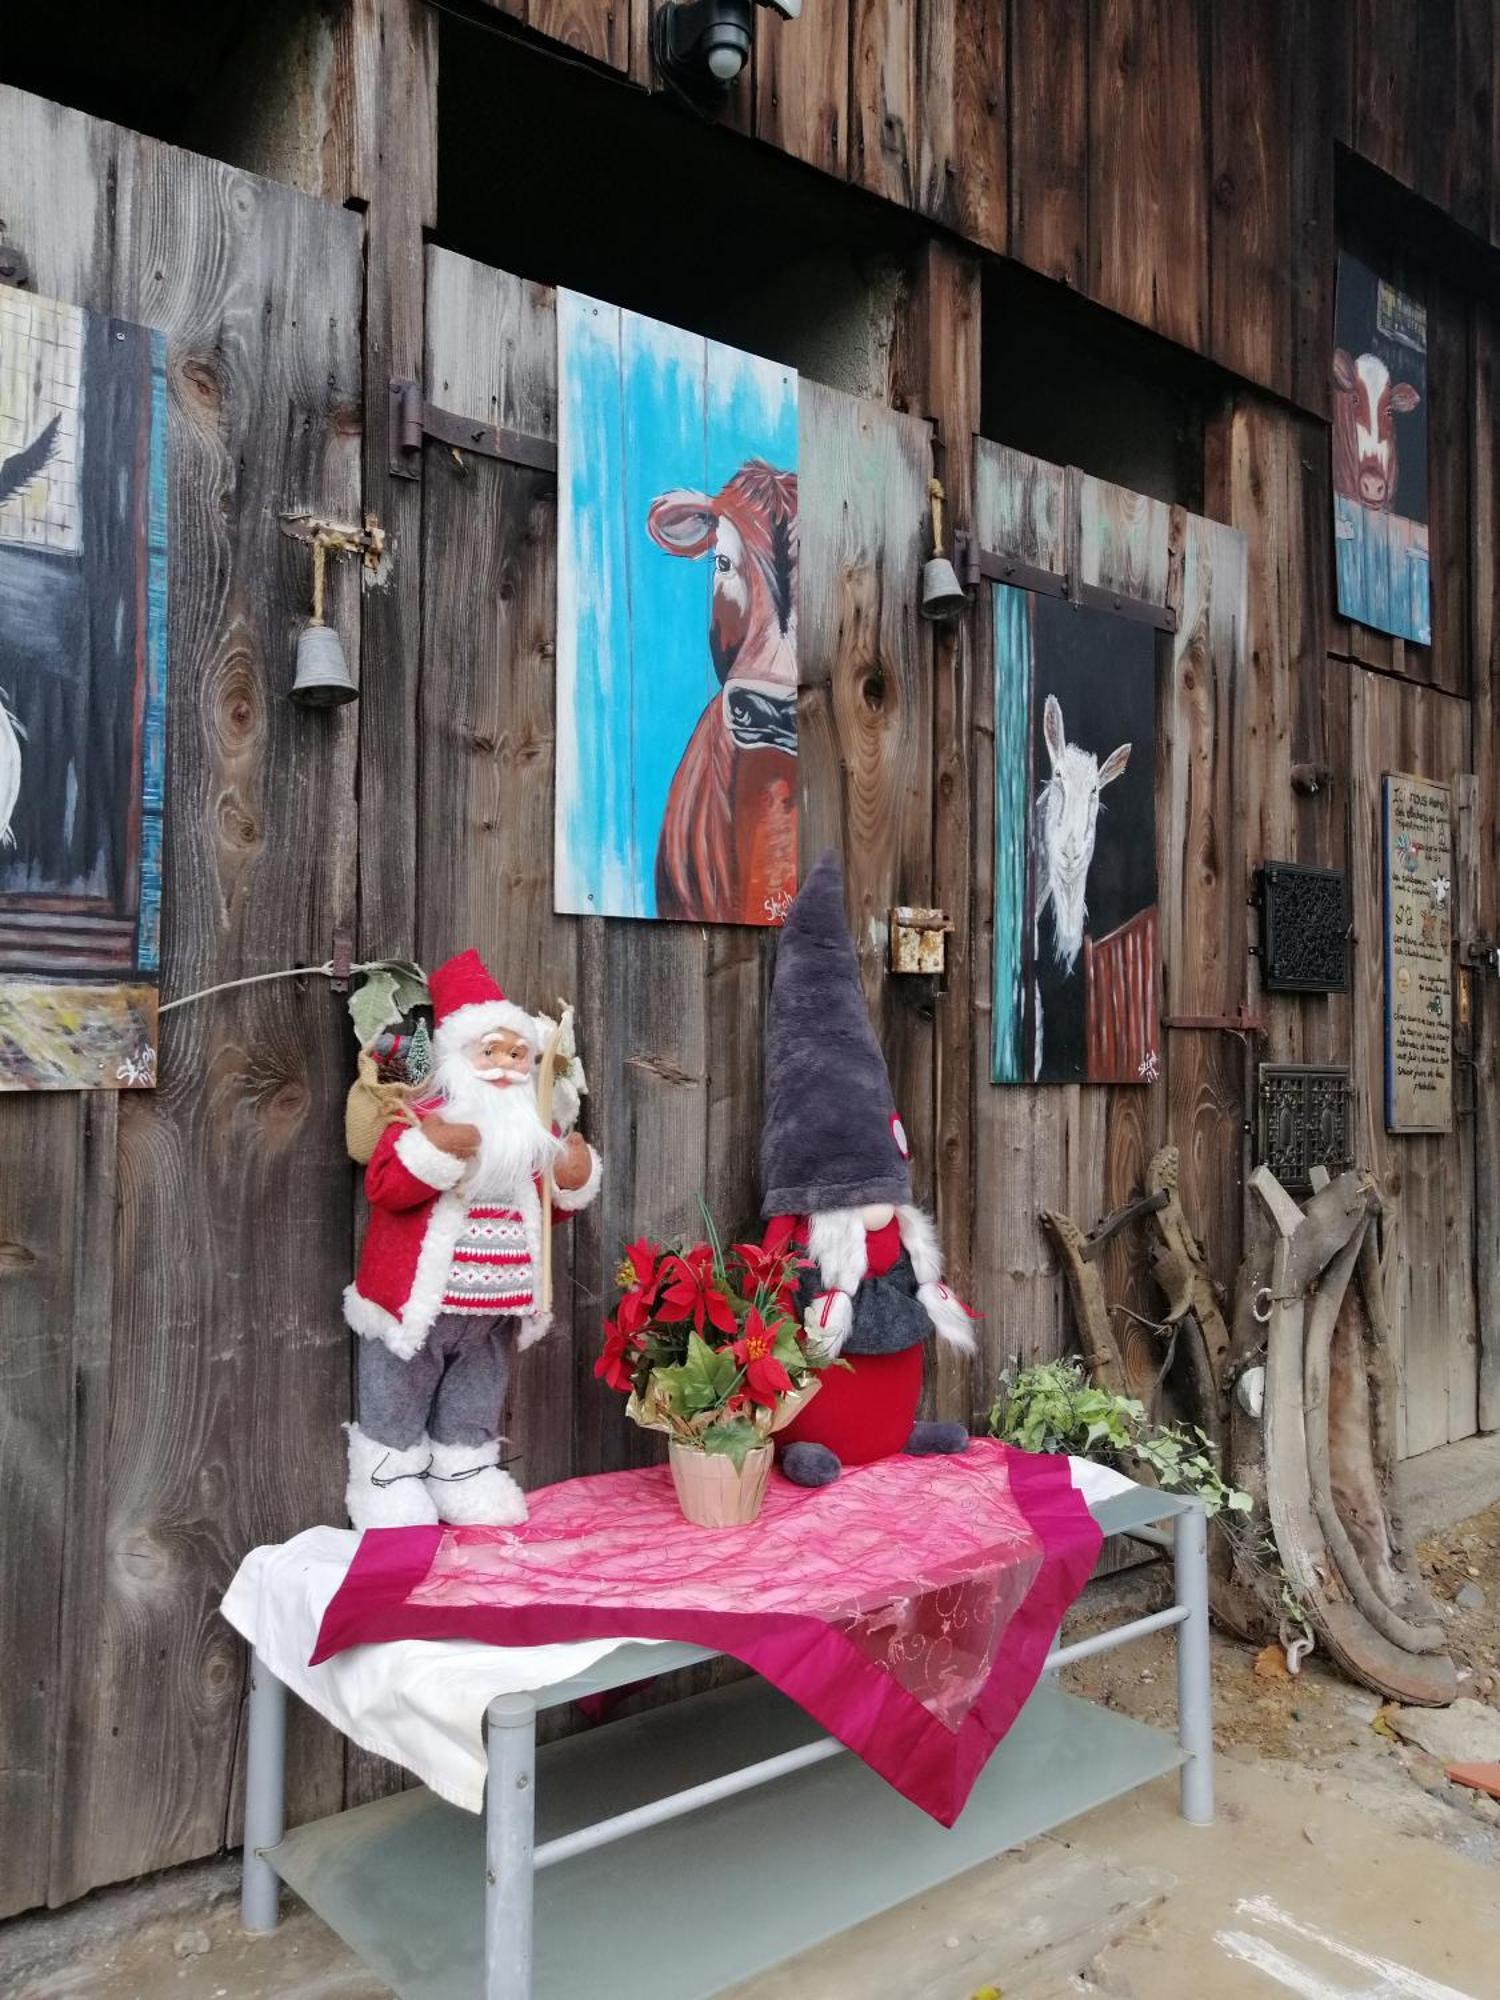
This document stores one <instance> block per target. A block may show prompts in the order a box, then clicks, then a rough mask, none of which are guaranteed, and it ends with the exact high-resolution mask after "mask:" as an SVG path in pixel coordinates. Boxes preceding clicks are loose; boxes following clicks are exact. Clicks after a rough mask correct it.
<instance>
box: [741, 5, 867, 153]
mask: <svg viewBox="0 0 1500 2000" xmlns="http://www.w3.org/2000/svg"><path fill="white" fill-rule="evenodd" d="M755 136H756V137H757V138H758V139H764V140H766V141H767V143H768V144H770V145H772V146H776V147H779V148H780V150H781V151H782V152H783V153H790V154H791V156H792V158H793V159H796V160H805V161H806V162H807V164H808V165H809V166H810V167H821V168H822V170H823V172H824V173H827V174H839V175H842V174H844V173H845V172H846V171H847V169H848V163H849V0H826V4H822V5H819V6H817V7H809V8H808V9H807V10H806V12H805V13H804V14H803V16H802V18H801V19H800V20H798V21H795V22H788V21H783V20H781V19H780V18H779V17H778V16H777V15H776V14H774V13H773V12H771V11H770V10H769V9H766V8H762V7H757V8H756V9H755Z"/></svg>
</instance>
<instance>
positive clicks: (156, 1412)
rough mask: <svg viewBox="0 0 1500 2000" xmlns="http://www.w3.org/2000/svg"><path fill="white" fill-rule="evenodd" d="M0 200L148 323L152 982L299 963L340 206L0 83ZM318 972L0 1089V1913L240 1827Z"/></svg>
mask: <svg viewBox="0 0 1500 2000" xmlns="http://www.w3.org/2000/svg"><path fill="white" fill-rule="evenodd" d="M0 189H3V191H4V194H3V200H0V210H3V213H4V216H5V220H6V224H7V226H8V229H9V230H10V231H11V232H12V234H13V236H14V238H15V240H16V241H18V242H24V244H25V245H26V247H27V249H28V251H29V253H30V256H31V259H32V268H33V272H34V276H35V283H36V285H37V288H38V289H39V290H41V291H43V292H47V293H52V294H55V295H57V296H60V297H62V298H65V299H69V300H72V301H75V302H77V303H78V304H81V305H84V306H87V307H90V308H92V309H94V310H96V311H101V312H107V313H115V314H119V315H121V316H123V317H126V318H130V319H135V320H139V321H142V322H144V323H145V324H147V325H151V326H156V327H161V328H163V329H164V330H165V332H166V333H167V336H168V341H169V377H168V379H169V397H170V403H169V418H168V421H169V450H170V458H169V464H170V509H171V548H170V568H169V590H170V627H169V653H170V688H169V716H168V731H167V751H168V767H167V796H168V800H169V807H168V815H167V827H166V841H167V848H166V875H167V881H168V883H169V885H170V886H169V888H168V891H167V895H166V899H165V909H164V923H163V959H162V985H163V990H164V994H165V995H171V994H174V993H176V994H180V993H187V992H191V991H193V990H194V989H196V988H199V987H203V986H208V985H210V984H213V983H215V982H217V981H220V980H230V979H234V978H236V977H238V976H239V975H241V974H243V973H247V972H252V971H262V970H265V969H266V968H267V966H268V965H287V964H296V963H298V962H299V961H300V962H304V963H320V962H321V961H323V960H324V959H326V958H327V957H328V955H329V951H330V948H331V945H332V940H333V936H334V933H335V931H336V930H343V931H350V932H352V928H353V904H354V862H355V826H354V815H353V798H354V773H355V739H356V729H357V724H356V722H355V720H354V717H353V716H352V715H351V714H350V713H349V712H348V711H343V712H342V713H340V714H335V715H319V716H312V715H308V714H306V713H304V712H303V711H300V710H298V709H295V708H293V707H292V706H291V705H290V704H289V703H288V702H287V701H285V700H284V699H283V698H282V697H283V692H284V689H285V687H286V685H287V680H288V676H289V674H290V670H291V656H292V645H293V636H294V632H295V629H296V623H297V620H298V618H299V617H300V616H301V615H302V611H303V606H304V605H305V603H306V601H307V588H308V585H307V559H306V554H305V551H304V550H302V549H300V548H299V547H298V546H297V545H295V544H294V543H292V542H290V541H288V540H287V539H286V538H285V537H284V536H283V535H282V534H281V532H280V526H279V518H278V517H279V516H280V515H281V514H282V513H283V512H287V511H304V510H307V509H309V508H315V509H317V510H319V511H322V512H331V513H334V514H344V515H347V514H350V513H353V514H356V515H357V513H358V509H359V499H360V475H359V419H358V409H359V393H360V365H359V329H360V302H361V229H360V223H359V219H358V218H357V217H356V216H353V215H350V214H346V213H344V212H342V211H340V210H338V209H336V208H333V207H330V206H327V205H324V204H322V203H319V202H315V201H311V200H308V199H306V198H304V197H303V196H300V195H297V194H294V193H292V192H291V191H290V190H288V189H286V188H279V187H275V186H271V185H269V184H267V183H264V182H258V181H255V180H253V179H252V178H251V177H250V176H248V175H246V174H243V173H237V172H235V171H234V170H232V169H230V168H228V167H222V166H219V165H216V164H215V163H213V162H210V161H206V160H203V159H200V158H197V157H195V156H193V155H191V154H185V153H179V152H174V151H173V150H172V149H171V148H169V147H165V146H161V145H158V144H156V143H154V142H152V141H147V140H142V139H139V138H137V137H135V136H134V135H132V134H130V133H125V132H121V131H119V130H117V129H115V128H113V127H110V126H107V125H102V124H99V123H97V122H95V121H93V120H90V119H86V118H84V117H82V116H80V115H78V114H76V113H73V112H68V111H62V110H59V109H57V108H56V107H54V106H50V105H47V104H45V103H43V102H42V101H41V100H39V99H36V98H30V97H24V96H22V95H21V94H20V93H19V92H15V91H11V90H8V89H5V88H3V87H0ZM333 604H334V609H335V614H336V616H337V618H338V620H339V623H340V624H341V626H342V627H343V629H344V632H345V635H346V640H347V643H348V644H349V646H350V649H351V651H352V653H353V654H354V657H356V658H357V657H358V611H357V607H356V602H355V595H354V593H353V592H351V590H350V588H349V584H348V582H347V580H345V579H340V580H338V581H337V582H336V584H335V589H334V596H333ZM313 988H314V990H311V991H308V990H304V989H302V988H299V987H298V986H296V985H287V986H283V987H279V988H266V987H260V988H250V989H248V990H247V991H245V992H242V993H237V994H236V993H230V994H225V995H222V996H220V997H218V998H216V999H215V1000H213V1001H211V1002H208V1003H206V1004H204V1005H202V1006H198V1007H191V1008H184V1009H183V1010H181V1011H180V1012H174V1013H168V1014H167V1015H166V1016H165V1017H164V1019H163V1023H162V1039H161V1074H162V1084H161V1087H160V1088H159V1089H158V1090H156V1091H154V1092H140V1093H129V1094H121V1095H118V1096H117V1095H114V1094H110V1093H104V1092H101V1093H99V1094H97V1095H93V1096H90V1095H66V1096H65V1095H57V1096H38V1097H31V1098H16V1097H6V1098H4V1099H0V1186H3V1189H4V1195H5V1200H4V1210H3V1212H4V1217H5V1222H4V1236H5V1243H4V1249H3V1252H0V1266H3V1270H4V1277H3V1281H0V1283H3V1309H4V1337H3V1340H0V1481H3V1486H4V1491H3V1497H0V1518H3V1519H4V1521H5V1524H6V1525H5V1533H4V1536H3V1538H0V1630H3V1631H4V1633H5V1635H6V1642H5V1645H6V1654H7V1660H8V1662H9V1666H8V1670H7V1672H6V1674H5V1675H4V1677H3V1680H0V1738H3V1741H4V1743H5V1752H4V1758H3V1761H4V1765H5V1769H6V1776H5V1781H4V1783H3V1784H0V1908H4V1909H15V1908H20V1907H24V1906H26V1905H27V1904H29V1903H33V1902H37V1901H41V1900H45V1899H50V1900H53V1901H62V1900H65V1899H67V1898H68V1897H71V1896H75V1895H77V1894H79V1893H81V1891H82V1890H84V1889H86V1888H89V1887H91V1886H93V1885H94V1884H95V1883H97V1882H101V1881H109V1880H113V1879H116V1878H118V1877H120V1876H123V1875H133V1874H137V1873H140V1872H141V1871H142V1870H144V1869H148V1868H154V1867H159V1866H163V1865H165V1864H168V1863H170V1862H174V1861H178V1860H181V1859H183V1858H185V1857H187V1856H190V1855H196V1854H202V1853H206V1852H210V1851H212V1850H213V1849H214V1848H215V1847H217V1846H219V1845H220V1844H221V1843H222V1842H223V1840H224V1839H225V1838H226V1835H227V1833H228V1831H229V1819H228V1806H229V1796H230V1785H231V1774H232V1773H233V1770H234V1766H235V1759H236V1751H237V1743H238V1734H239V1729H238V1721H239V1715H240V1701H241V1693H242V1685H243V1678H244V1673H243V1657H242V1652H241V1649H240V1648H239V1647H238V1646H237V1645H236V1644H235V1642H234V1639H233V1636H232V1634H230V1633H229V1632H228V1631H227V1630H226V1628H225V1626H224V1624H223V1622H222V1620H221V1619H220V1618H219V1617H218V1615H217V1610H216V1606H217V1600H218V1593H219V1590H220V1589H221V1588H222V1583H223V1579H224V1577H225V1576H226V1575H227V1573H228V1571H229V1569H230V1567H231V1566H232V1565H233V1563H234V1561H235V1560H236V1559H237V1557H238V1555H239V1554H240V1553H241V1552H242V1551H243V1550H244V1549H245V1548H247V1547H249V1546H251V1545H252V1544H254V1543H255V1542H258V1541H264V1540H266V1539H268V1538H275V1537H279V1536H282V1535H285V1534H286V1533H287V1532H289V1531H291V1530H293V1529H295V1528H296V1527H298V1526H301V1525H303V1524H305V1523H306V1522H307V1521H308V1520H309V1519H315V1518H318V1517H319V1516H323V1517H329V1518H331V1515H332V1512H333V1510H334V1509H335V1508H336V1506H337V1503H338V1494H339V1487H340V1480H339V1472H338V1463H337V1454H336V1453H335V1454H332V1455H331V1454H330V1450H329V1444H330V1439H331V1438H334V1439H336V1437H337V1424H338V1421H339V1418H340V1417H341V1415H343V1413H344V1411H345V1409H346V1406H347V1401H348V1377H349V1360H348V1351H347V1343H346V1341H345V1339H344V1338H343V1336H342V1334H341V1332H340V1330H339V1328H338V1326H337V1325H336V1323H334V1322H333V1321H332V1320H331V1319H330V1316H329V1311H328V1302H329V1300H330V1299H331V1298H334V1297H335V1296H336V1294H337V1288H338V1286H339V1283H340V1281H341V1275H342V1274H343V1273H344V1271H345V1269H346V1267H347V1264H348V1260H349V1256H350V1254H351V1248H352V1238H351V1211H350V1205H349V1201H348V1196H347V1191H346V1179H345V1171H344V1167H343V1163H342V1161H341V1159H340V1151H341V1149H340V1146H339V1141H338V1110H339V1103H340V1099H341V1096H342V1091H343V1087H344V1072H345V1063H346V1050H345V1047H344V1040H345V1035H344V1031H343V1029H342V1027H341V1024H340V1022H339V1021H338V1018H337V1014H336V1010H335V1009H334V1008H333V1007H331V1006H330V1005H329V1002H328V995H327V993H326V990H325V989H324V987H323V984H322V982H321V981H317V982H313ZM23 1656H24V1664H23ZM294 1769H295V1778H294V1783H295V1787H296V1798H297V1804H298V1806H299V1808H300V1809H301V1810H303V1811H304V1812H305V1811H308V1810H312V1809H316V1808H318V1807H320V1806H326V1805H327V1804H329V1803H332V1802H333V1801H335V1800H337V1798H338V1797H339V1796H340V1793H341V1789H342V1779H343V1766H342V1753H341V1750H340V1747H339V1745H338V1744H337V1743H336V1742H335V1741H334V1740H333V1739H332V1737H331V1736H328V1735H327V1734H326V1732H325V1733H324V1734H322V1735H321V1736H320V1737H319V1738H318V1739H317V1741H316V1744H314V1742H313V1739H312V1736H311V1733H308V1732H304V1731H302V1730H301V1729H299V1753H298V1756H297V1760H296V1764H295V1766H294Z"/></svg>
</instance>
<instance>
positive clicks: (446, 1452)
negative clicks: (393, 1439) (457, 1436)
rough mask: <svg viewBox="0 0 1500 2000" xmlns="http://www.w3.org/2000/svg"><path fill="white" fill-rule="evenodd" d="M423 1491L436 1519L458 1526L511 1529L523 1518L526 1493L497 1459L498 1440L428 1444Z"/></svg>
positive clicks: (498, 1451)
mask: <svg viewBox="0 0 1500 2000" xmlns="http://www.w3.org/2000/svg"><path fill="white" fill-rule="evenodd" d="M430 1449H431V1452H432V1463H431V1465H430V1466H429V1467H428V1468H427V1490H428V1492H429V1493H430V1494H431V1495H432V1499H433V1504H434V1505H435V1506H436V1508H437V1513H438V1519H439V1520H440V1521H450V1522H452V1523H453V1525H454V1526H455V1527H461V1528H515V1527H519V1526H520V1524H521V1522H522V1521H524V1520H525V1519H526V1496H525V1494H524V1493H522V1491H521V1489H520V1487H519V1486H517V1484H516V1482H515V1481H514V1479H512V1478H511V1476H510V1474H509V1473H508V1472H506V1471H504V1470H503V1469H502V1468H501V1466H500V1465H499V1463H498V1462H497V1461H498V1459H499V1455H500V1445H499V1441H498V1440H491V1442H490V1443H489V1444H479V1445H471V1444H438V1443H437V1442H436V1441H434V1442H433V1444H432V1445H431V1446H430Z"/></svg>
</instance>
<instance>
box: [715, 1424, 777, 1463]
mask: <svg viewBox="0 0 1500 2000" xmlns="http://www.w3.org/2000/svg"><path fill="white" fill-rule="evenodd" d="M764 1443H765V1439H764V1438H763V1437H762V1436H761V1434H760V1432H759V1431H758V1430H757V1429H756V1428H755V1426H754V1424H752V1423H751V1421H750V1419H749V1418H748V1417H730V1418H728V1419H727V1420H726V1421H725V1422H724V1423H722V1424H710V1426H709V1427H708V1429H707V1430H706V1431H705V1432H704V1433H703V1449H704V1450H705V1451H711V1452H713V1453H714V1454H715V1456H717V1457H723V1458H732V1459H733V1460H734V1469H735V1471H736V1472H743V1471H744V1469H745V1460H746V1459H747V1458H748V1457H749V1455H750V1453H751V1452H752V1451H753V1450H754V1449H755V1447H756V1446H757V1445H758V1444H764Z"/></svg>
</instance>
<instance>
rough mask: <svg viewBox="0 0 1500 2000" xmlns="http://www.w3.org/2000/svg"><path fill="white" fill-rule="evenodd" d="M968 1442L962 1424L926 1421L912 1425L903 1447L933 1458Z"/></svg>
mask: <svg viewBox="0 0 1500 2000" xmlns="http://www.w3.org/2000/svg"><path fill="white" fill-rule="evenodd" d="M968 1443H969V1433H968V1432H967V1431H966V1430H965V1429H964V1427H963V1425H962V1424H949V1423H942V1424H938V1423H932V1424H925V1423H924V1424H913V1425H912V1427H911V1436H910V1437H909V1438H908V1439H907V1440H906V1443H905V1445H904V1446H903V1447H902V1449H903V1450H904V1451H908V1452H910V1454H911V1456H912V1457H913V1458H931V1457H933V1456H934V1455H936V1454H939V1453H945V1452H956V1451H964V1450H966V1449H967V1447H968ZM793 1449H795V1447H793Z"/></svg>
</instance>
